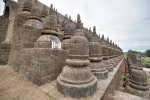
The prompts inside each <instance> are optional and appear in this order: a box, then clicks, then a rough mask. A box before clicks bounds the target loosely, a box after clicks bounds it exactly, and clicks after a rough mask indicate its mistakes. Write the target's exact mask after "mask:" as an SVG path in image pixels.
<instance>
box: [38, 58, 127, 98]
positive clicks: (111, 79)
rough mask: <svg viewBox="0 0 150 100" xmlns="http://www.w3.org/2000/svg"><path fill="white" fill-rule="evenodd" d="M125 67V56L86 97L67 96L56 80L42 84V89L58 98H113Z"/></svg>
mask: <svg viewBox="0 0 150 100" xmlns="http://www.w3.org/2000/svg"><path fill="white" fill-rule="evenodd" d="M124 68H125V58H123V59H122V60H121V61H120V62H119V63H118V65H117V66H116V67H115V68H114V71H113V72H109V73H108V78H107V79H104V80H98V82H97V90H96V92H95V94H94V95H92V96H89V97H86V98H81V99H73V98H71V97H65V96H64V95H63V94H61V93H60V92H59V91H58V90H57V87H56V82H57V81H56V80H54V81H52V82H51V83H47V84H44V85H42V86H40V89H41V90H42V91H43V92H45V93H47V94H49V95H50V96H51V97H52V98H54V99H56V100H113V99H112V96H113V92H114V91H115V90H117V89H118V86H119V84H120V83H119V82H120V80H121V75H122V73H123V71H124Z"/></svg>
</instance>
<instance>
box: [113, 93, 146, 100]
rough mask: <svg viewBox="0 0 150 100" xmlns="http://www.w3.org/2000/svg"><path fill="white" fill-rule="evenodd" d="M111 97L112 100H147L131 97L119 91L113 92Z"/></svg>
mask: <svg viewBox="0 0 150 100" xmlns="http://www.w3.org/2000/svg"><path fill="white" fill-rule="evenodd" d="M112 97H113V100H147V99H144V98H141V97H138V96H135V95H131V94H128V93H124V92H121V91H115V92H114V95H113V96H112Z"/></svg>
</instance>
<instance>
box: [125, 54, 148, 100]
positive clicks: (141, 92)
mask: <svg viewBox="0 0 150 100" xmlns="http://www.w3.org/2000/svg"><path fill="white" fill-rule="evenodd" d="M126 63H127V64H126V67H125V72H124V84H123V87H124V89H123V91H124V92H127V93H131V94H133V95H137V96H140V97H143V98H146V99H149V98H150V91H149V85H148V81H147V74H146V72H145V71H144V70H143V68H142V63H141V59H137V57H136V55H134V54H129V55H128V57H127V61H126Z"/></svg>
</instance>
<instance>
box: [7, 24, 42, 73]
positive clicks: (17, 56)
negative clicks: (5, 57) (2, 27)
mask: <svg viewBox="0 0 150 100" xmlns="http://www.w3.org/2000/svg"><path fill="white" fill-rule="evenodd" d="M40 35H41V30H39V29H35V28H33V27H29V26H23V27H21V28H19V30H17V31H16V33H15V34H14V37H13V41H12V44H11V45H12V46H11V47H12V50H11V52H10V56H9V64H10V65H11V66H12V67H14V69H15V70H16V71H19V70H20V69H19V68H18V67H20V66H21V65H22V62H21V59H22V57H21V50H23V49H25V48H33V47H34V42H35V41H36V40H37V39H38V38H39V37H40ZM12 58H13V59H12Z"/></svg>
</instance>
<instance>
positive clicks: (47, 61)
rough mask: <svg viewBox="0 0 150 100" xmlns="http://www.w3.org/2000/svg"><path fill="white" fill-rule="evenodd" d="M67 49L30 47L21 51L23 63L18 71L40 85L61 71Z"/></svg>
mask: <svg viewBox="0 0 150 100" xmlns="http://www.w3.org/2000/svg"><path fill="white" fill-rule="evenodd" d="M67 56H68V51H64V50H51V49H44V48H33V49H32V48H31V49H24V50H23V51H22V58H23V65H22V66H20V71H21V72H22V73H23V74H24V75H25V76H26V77H28V78H29V79H30V80H31V81H32V82H33V83H35V84H38V85H42V84H44V83H46V82H50V81H52V80H54V79H56V78H57V76H58V75H59V74H60V73H61V71H62V68H63V66H64V65H65V60H66V58H67Z"/></svg>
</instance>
